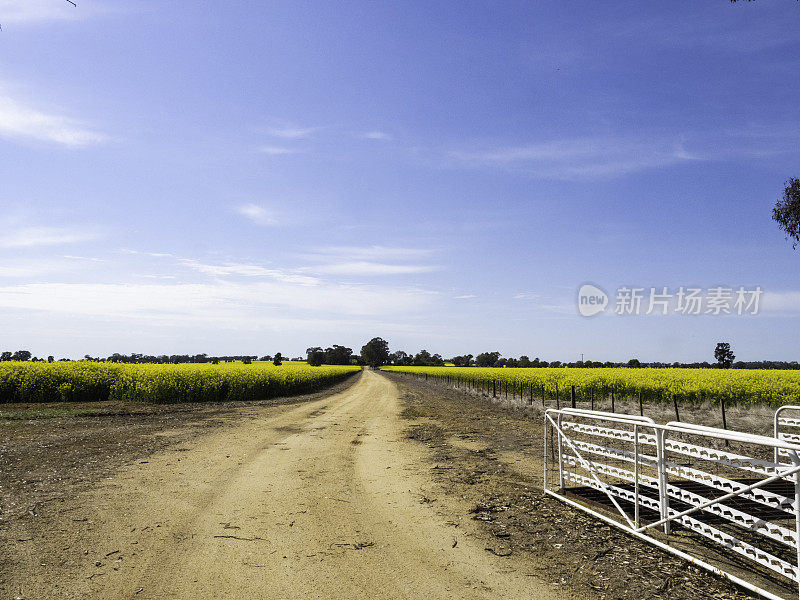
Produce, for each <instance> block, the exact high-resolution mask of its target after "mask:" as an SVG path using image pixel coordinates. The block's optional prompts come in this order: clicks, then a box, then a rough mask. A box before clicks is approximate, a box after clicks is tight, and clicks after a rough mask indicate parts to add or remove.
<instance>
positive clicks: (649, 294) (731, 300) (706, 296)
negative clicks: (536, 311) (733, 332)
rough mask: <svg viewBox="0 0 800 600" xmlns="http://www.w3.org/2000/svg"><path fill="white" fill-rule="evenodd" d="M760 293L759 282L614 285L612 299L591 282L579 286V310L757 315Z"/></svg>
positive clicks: (586, 314) (586, 313)
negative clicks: (749, 284) (735, 285)
mask: <svg viewBox="0 0 800 600" xmlns="http://www.w3.org/2000/svg"><path fill="white" fill-rule="evenodd" d="M762 293H763V291H762V289H761V286H756V287H753V288H746V287H744V286H740V287H738V288H733V287H723V286H716V287H710V288H698V287H684V286H681V287H678V288H668V287H666V286H664V287H658V288H656V287H650V288H645V287H627V286H623V287H620V288H618V289H617V293H616V297H615V298H614V302H613V303H612V302H611V300H610V298H609V296H608V294H606V293H605V292H604V291H603V290H602V289H600V288H599V287H597V286H595V285H592V284H588V283H587V284H584V285H582V286H581V287H580V289H579V290H578V312H579V313H580V314H581V315H582V316H584V317H591V316H593V315H596V314H599V313H602V312H606V309H607V308H609V307H611V308H612V309H613V312H614V313H615V314H617V315H620V316H627V315H654V314H656V315H668V314H679V315H757V314H758V311H759V302H760V299H761V294H762Z"/></svg>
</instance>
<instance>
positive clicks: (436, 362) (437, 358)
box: [431, 354, 444, 367]
mask: <svg viewBox="0 0 800 600" xmlns="http://www.w3.org/2000/svg"><path fill="white" fill-rule="evenodd" d="M431 366H432V367H443V366H444V359H443V358H442V355H441V354H434V355H433V356H431Z"/></svg>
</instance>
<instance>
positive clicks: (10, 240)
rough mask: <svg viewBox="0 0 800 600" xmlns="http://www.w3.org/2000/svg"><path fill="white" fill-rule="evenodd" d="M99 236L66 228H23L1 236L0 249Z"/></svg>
mask: <svg viewBox="0 0 800 600" xmlns="http://www.w3.org/2000/svg"><path fill="white" fill-rule="evenodd" d="M98 237H100V236H99V234H97V233H91V232H86V231H77V230H74V229H68V228H66V227H23V228H21V229H16V230H13V231H10V232H8V233H6V234H3V236H2V237H0V247H3V248H29V247H33V246H55V245H58V244H73V243H76V242H86V241H90V240H94V239H97V238H98Z"/></svg>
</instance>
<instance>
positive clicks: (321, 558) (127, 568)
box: [4, 371, 568, 599]
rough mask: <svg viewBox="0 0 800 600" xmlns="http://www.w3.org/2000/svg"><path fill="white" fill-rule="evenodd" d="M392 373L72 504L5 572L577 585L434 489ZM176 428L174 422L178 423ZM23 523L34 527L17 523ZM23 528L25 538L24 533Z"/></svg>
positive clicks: (179, 589)
mask: <svg viewBox="0 0 800 600" xmlns="http://www.w3.org/2000/svg"><path fill="white" fill-rule="evenodd" d="M399 411H400V403H399V400H398V391H397V387H396V386H395V384H394V383H393V382H391V381H390V380H389V379H387V378H386V377H385V376H383V375H381V374H379V373H376V372H372V371H365V372H364V373H363V375H362V376H361V378H360V379H359V380H358V381H357V382H356V383H355V384H354V385H353V386H352V387H350V388H348V389H346V390H345V391H343V392H340V393H338V394H335V395H332V396H330V397H327V398H323V399H321V400H316V401H313V402H309V403H305V404H299V405H292V406H282V407H270V408H268V409H266V408H265V409H263V410H261V411H258V412H256V413H254V416H253V417H252V418H250V419H248V420H246V421H243V422H242V423H240V424H238V425H237V426H235V427H231V428H223V429H221V430H219V431H214V432H213V433H210V434H208V435H204V436H199V437H197V438H195V439H193V440H191V441H190V442H188V443H183V444H182V446H183V447H181V448H180V449H179V450H180V451H179V452H176V451H174V449H173V450H171V451H164V452H159V453H157V454H155V455H153V456H150V457H148V460H146V461H145V460H142V461H138V462H137V463H136V464H134V465H129V466H127V467H125V468H123V469H121V470H120V471H118V472H117V473H116V474H115V475H114V476H112V477H110V478H108V479H107V480H105V481H104V482H103V483H101V484H99V485H98V486H95V487H93V488H92V489H90V490H88V491H86V492H85V493H83V494H81V495H79V496H78V497H76V498H72V499H69V500H68V501H66V502H64V503H63V505H62V507H61V508H60V510H59V519H58V523H57V526H56V527H50V528H49V529H50V531H47V532H45V533H40V532H37V533H36V538H35V539H29V540H27V541H28V542H29V543H20V544H18V545H17V548H18V550H19V552H20V556H19V557H18V563H19V564H21V565H27V566H23V567H22V568H18V569H15V572H14V573H11V574H6V575H5V577H6V580H5V582H4V584H5V589H6V590H13V591H14V594H15V595H18V596H19V597H21V598H26V599H34V598H103V599H115V598H136V599H145V598H148V599H155V598H159V599H162V598H175V599H184V598H187V599H188V598H191V599H198V598H200V599H202V598H215V599H223V598H259V599H270V598H275V599H290V598H422V597H427V598H459V599H461V598H504V599H514V598H526V599H540V598H541V599H544V598H566V597H568V596H567V594H566V593H565V592H563V591H554V590H553V588H552V587H551V586H549V585H548V584H546V583H543V582H541V581H540V580H538V579H537V578H535V577H533V576H531V569H530V557H528V558H527V559H523V558H522V557H516V556H506V557H499V556H496V555H495V554H492V553H491V552H487V549H486V547H485V546H486V545H485V544H484V543H481V541H480V539H481V538H480V536H478V535H476V534H475V531H474V528H475V524H474V521H471V520H470V519H469V518H463V520H462V517H461V516H460V515H466V514H468V507H467V506H466V505H465V506H461V505H460V504H465V502H466V501H464V500H460V499H459V498H457V497H449V498H448V497H440V498H438V499H437V501H436V502H432V501H430V500H429V498H428V497H427V496H426V489H428V488H429V486H431V485H433V484H432V482H431V481H429V479H428V476H427V470H426V469H427V467H426V466H425V460H424V457H423V456H422V455H421V454H422V453H424V448H422V447H420V445H418V444H414V443H413V442H411V441H409V440H408V439H406V438H405V436H404V433H403V432H404V427H405V426H406V424H405V423H404V422H403V421H402V420H401V419H400V417H399ZM167 433H168V432H167ZM13 534H14V535H25V532H24V531H17V532H13ZM21 539H22V540H23V541H26V540H25V538H21Z"/></svg>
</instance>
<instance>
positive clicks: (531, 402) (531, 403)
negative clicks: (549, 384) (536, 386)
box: [528, 384, 533, 406]
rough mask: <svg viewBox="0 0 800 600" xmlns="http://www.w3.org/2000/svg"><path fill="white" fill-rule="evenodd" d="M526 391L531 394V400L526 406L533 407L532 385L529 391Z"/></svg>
mask: <svg viewBox="0 0 800 600" xmlns="http://www.w3.org/2000/svg"><path fill="white" fill-rule="evenodd" d="M528 391H529V392H530V393H531V399H530V400H529V401H528V404H530V405H531V406H533V384H531V385H530V389H529V390H528Z"/></svg>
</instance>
